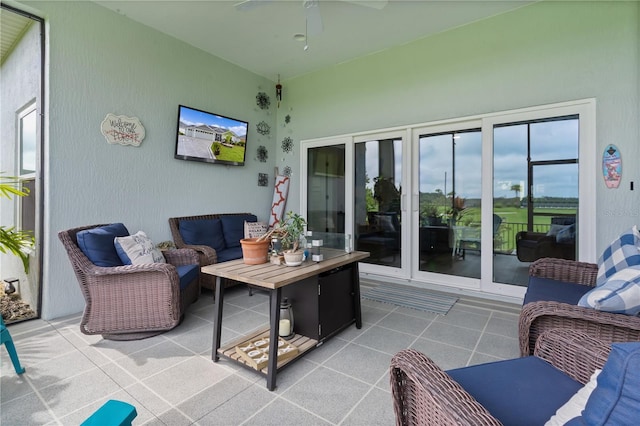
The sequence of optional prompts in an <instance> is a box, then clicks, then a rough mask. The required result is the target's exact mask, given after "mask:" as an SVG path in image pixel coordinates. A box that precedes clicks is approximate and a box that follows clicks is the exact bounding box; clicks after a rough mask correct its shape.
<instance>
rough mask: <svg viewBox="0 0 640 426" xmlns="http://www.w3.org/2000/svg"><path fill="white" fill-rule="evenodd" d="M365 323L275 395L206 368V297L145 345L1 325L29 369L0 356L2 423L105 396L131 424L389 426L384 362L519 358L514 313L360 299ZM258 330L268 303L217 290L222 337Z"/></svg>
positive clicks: (31, 419)
mask: <svg viewBox="0 0 640 426" xmlns="http://www.w3.org/2000/svg"><path fill="white" fill-rule="evenodd" d="M362 303H363V305H362V309H363V311H362V317H363V327H362V329H360V330H358V329H356V328H355V326H351V327H350V328H348V329H346V330H344V331H343V332H342V333H340V334H339V335H338V336H336V337H334V338H333V339H331V340H329V341H327V342H326V343H325V344H324V345H322V346H320V347H318V348H316V349H315V350H314V351H312V352H310V353H307V354H306V355H305V356H304V357H303V358H302V359H300V360H298V361H296V362H295V363H293V364H292V365H290V366H289V367H288V368H286V369H284V370H282V371H281V372H280V373H279V374H278V381H277V389H276V390H275V391H274V392H269V391H268V390H267V389H266V381H265V379H264V378H263V377H262V376H259V375H257V374H255V373H253V372H251V371H248V370H246V369H244V368H240V367H238V366H236V365H234V364H232V363H230V362H229V361H226V360H221V361H220V362H219V363H217V364H215V363H213V362H212V361H211V343H212V319H213V299H212V294H211V293H208V292H203V295H202V296H201V298H200V299H199V300H198V302H197V303H196V304H194V305H192V306H191V307H190V308H189V310H188V312H187V314H186V317H185V319H184V321H183V323H182V324H181V325H180V326H178V327H177V328H175V329H174V330H171V331H169V332H167V333H164V334H162V335H160V336H156V337H153V338H149V339H144V340H138V341H130V342H116V341H109V340H103V339H102V338H101V337H100V336H86V335H84V334H82V333H80V329H79V326H78V324H79V322H80V315H73V316H70V317H66V318H62V319H59V320H56V321H49V322H47V321H42V320H31V321H27V322H23V323H19V324H15V325H12V326H10V327H9V330H10V332H11V334H12V336H13V340H14V342H15V344H16V347H17V350H18V354H19V356H20V360H21V362H22V364H23V366H25V367H26V369H27V371H26V373H25V374H24V375H23V376H18V375H16V374H15V372H14V371H13V368H12V366H11V362H10V361H9V357H8V355H7V352H6V350H5V349H4V348H3V349H1V350H0V352H1V367H2V368H1V374H2V375H1V381H0V391H1V394H0V399H1V406H0V411H1V414H0V424H2V425H3V426H12V425H20V426H23V425H41V424H44V425H78V424H80V423H81V422H82V421H83V420H84V419H85V418H87V417H88V416H90V415H91V413H93V411H95V410H96V409H97V408H98V407H100V405H102V404H103V403H104V402H105V401H106V400H108V399H119V400H123V401H127V402H129V403H131V404H133V405H134V406H135V407H136V409H137V411H138V417H137V418H136V419H135V420H134V425H172V426H173V425H240V424H242V425H392V424H394V415H393V407H392V401H391V394H390V387H389V383H388V382H389V379H388V366H389V362H390V360H391V356H392V355H393V354H394V353H395V352H397V351H399V350H400V349H403V348H407V347H412V348H415V349H417V350H420V351H422V352H424V353H425V354H427V355H428V356H430V357H431V358H432V359H434V360H435V361H436V362H437V363H438V364H439V365H440V366H441V367H442V368H443V369H450V368H456V367H461V366H466V365H471V364H476V363H483V362H487V361H495V360H499V359H507V358H513V357H517V356H518V343H517V315H518V312H519V308H518V307H517V306H514V305H507V304H504V303H492V302H487V301H479V300H472V299H461V300H459V301H458V302H457V303H456V304H455V305H454V307H453V308H452V309H451V310H450V311H449V313H448V314H447V315H446V316H442V315H436V314H433V313H429V312H422V311H416V310H412V309H406V308H400V307H397V306H394V305H389V304H383V303H377V302H371V301H368V300H363V302H362ZM267 322H268V296H267V295H266V293H263V292H259V291H258V292H254V295H253V296H251V297H249V296H248V293H247V290H246V288H245V287H241V286H238V287H233V288H230V289H227V295H225V307H224V320H223V323H222V326H223V332H222V338H223V343H224V341H228V340H229V339H232V338H234V337H237V336H239V335H241V334H245V333H247V332H248V331H251V330H253V329H255V328H258V327H260V326H263V325H265V324H266V323H267Z"/></svg>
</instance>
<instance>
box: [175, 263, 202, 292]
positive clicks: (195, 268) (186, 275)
mask: <svg viewBox="0 0 640 426" xmlns="http://www.w3.org/2000/svg"><path fill="white" fill-rule="evenodd" d="M176 270H177V271H178V276H179V277H180V290H184V289H185V288H186V287H187V286H188V285H189V284H190V283H191V281H193V280H195V279H198V275H199V274H200V265H180V266H176Z"/></svg>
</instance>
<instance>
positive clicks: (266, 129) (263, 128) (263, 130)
mask: <svg viewBox="0 0 640 426" xmlns="http://www.w3.org/2000/svg"><path fill="white" fill-rule="evenodd" d="M256 131H257V132H258V133H260V134H261V135H268V134H269V133H271V126H269V125H268V124H267V122H266V121H261V122H259V123H258V124H256Z"/></svg>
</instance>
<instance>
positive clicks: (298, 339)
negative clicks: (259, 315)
mask: <svg viewBox="0 0 640 426" xmlns="http://www.w3.org/2000/svg"><path fill="white" fill-rule="evenodd" d="M264 338H269V327H266V328H263V329H260V330H258V331H256V332H255V333H252V334H250V335H247V336H242V337H239V338H237V339H234V340H232V341H231V342H229V343H227V344H226V345H224V346H222V347H220V349H218V354H219V355H221V356H224V357H225V358H228V359H230V360H232V361H235V362H237V363H239V364H243V365H245V366H247V367H249V368H251V369H253V370H256V371H259V372H261V373H263V374H267V373H268V372H269V368H268V367H264V368H262V369H260V370H258V369H256V368H255V367H254V366H253V365H252V364H251V363H249V362H248V361H247V360H245V359H244V358H242V357H241V356H240V355H239V354H238V353H237V352H236V346H246V345H247V344H249V343H251V342H254V341H255V340H259V339H264ZM286 342H287V343H288V344H290V345H293V346H295V347H296V348H297V349H298V353H297V354H296V355H295V356H293V357H290V358H287V359H283V360H279V361H278V370H279V369H280V368H282V367H284V366H285V365H287V364H288V363H290V362H292V361H293V360H295V359H297V358H299V357H300V356H302V355H303V354H304V353H305V352H308V351H310V350H311V349H314V348H315V347H316V346H317V345H318V341H317V340H315V339H311V338H309V337H306V336H302V335H300V334H296V335H294V337H293V338H291V339H289V340H286Z"/></svg>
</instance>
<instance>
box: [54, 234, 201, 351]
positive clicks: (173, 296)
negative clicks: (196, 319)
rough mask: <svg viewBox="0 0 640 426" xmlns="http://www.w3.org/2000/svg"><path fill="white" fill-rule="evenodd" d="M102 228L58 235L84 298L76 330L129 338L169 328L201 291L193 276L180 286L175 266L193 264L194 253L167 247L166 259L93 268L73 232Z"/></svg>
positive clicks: (152, 333)
mask: <svg viewBox="0 0 640 426" xmlns="http://www.w3.org/2000/svg"><path fill="white" fill-rule="evenodd" d="M101 226H104V225H91V226H84V227H79V228H74V229H69V230H66V231H61V232H59V233H58V237H59V238H60V241H62V244H63V245H64V248H65V249H66V251H67V254H68V256H69V260H70V261H71V265H72V267H73V270H74V272H75V274H76V277H77V279H78V283H79V285H80V289H81V290H82V295H83V296H84V299H85V302H86V306H85V309H84V313H83V315H82V320H81V322H80V331H82V333H84V334H101V335H102V337H103V338H105V339H110V340H134V339H142V338H146V337H151V336H155V335H157V334H160V333H162V332H164V331H166V330H170V329H172V328H174V327H175V326H176V325H178V323H179V322H180V320H181V318H182V315H183V313H184V311H185V309H186V307H187V306H189V305H190V304H191V303H193V302H194V301H196V300H197V299H198V296H199V293H200V283H199V279H198V278H196V279H195V280H193V281H192V282H191V283H189V284H188V285H187V286H185V287H184V289H183V290H182V291H181V290H180V278H179V276H178V272H177V271H176V266H181V265H197V264H198V255H197V253H196V252H195V251H193V250H169V251H165V252H164V256H165V259H166V261H167V263H149V264H143V265H124V266H116V267H101V266H96V265H94V264H93V263H92V262H91V261H90V260H89V259H88V258H87V256H85V254H84V253H83V252H82V250H81V249H80V247H78V243H77V238H76V235H77V233H78V232H80V231H83V230H85V229H92V228H97V227H101Z"/></svg>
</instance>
